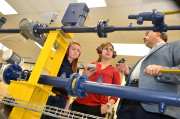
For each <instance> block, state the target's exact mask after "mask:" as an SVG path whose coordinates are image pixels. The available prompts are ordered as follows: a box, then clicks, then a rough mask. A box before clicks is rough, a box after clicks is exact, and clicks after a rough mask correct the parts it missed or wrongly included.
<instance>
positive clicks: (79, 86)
mask: <svg viewBox="0 0 180 119" xmlns="http://www.w3.org/2000/svg"><path fill="white" fill-rule="evenodd" d="M86 81H89V79H88V77H87V76H86V75H85V74H83V75H79V76H78V77H77V79H76V82H75V86H74V91H75V95H76V96H78V97H79V98H84V97H86V96H87V93H86V92H85V88H86V85H83V84H84V83H85V82H86Z"/></svg>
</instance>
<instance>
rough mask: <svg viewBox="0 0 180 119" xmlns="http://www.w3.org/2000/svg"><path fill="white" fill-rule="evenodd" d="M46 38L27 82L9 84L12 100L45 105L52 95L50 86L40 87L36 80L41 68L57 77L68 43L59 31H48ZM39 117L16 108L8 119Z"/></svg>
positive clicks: (36, 114)
mask: <svg viewBox="0 0 180 119" xmlns="http://www.w3.org/2000/svg"><path fill="white" fill-rule="evenodd" d="M46 36H47V39H46V42H45V44H44V46H43V49H42V50H41V53H40V55H39V57H38V59H37V62H36V64H35V66H34V68H33V71H32V73H31V76H30V77H29V80H28V82H25V81H12V82H11V83H10V85H9V87H8V91H9V93H10V94H11V95H12V96H13V98H18V99H23V100H26V101H30V102H35V103H40V104H46V102H47V99H48V97H49V94H51V95H54V93H52V92H51V89H52V86H46V85H40V84H38V80H39V77H40V75H41V72H42V70H43V68H44V69H46V70H47V71H48V72H49V74H48V75H49V76H57V73H58V71H59V68H60V66H61V63H62V61H63V58H64V55H65V53H66V50H67V48H68V45H69V43H68V42H67V41H66V39H65V38H64V37H63V36H62V35H61V33H59V31H50V33H48V34H46ZM66 36H67V37H68V38H72V37H73V34H67V33H66ZM53 46H56V51H53V50H51V48H52V47H53ZM42 108H43V107H42ZM40 117H41V113H37V112H34V111H30V110H26V109H22V108H19V107H18V108H17V107H16V108H13V110H12V112H11V114H10V116H9V119H40Z"/></svg>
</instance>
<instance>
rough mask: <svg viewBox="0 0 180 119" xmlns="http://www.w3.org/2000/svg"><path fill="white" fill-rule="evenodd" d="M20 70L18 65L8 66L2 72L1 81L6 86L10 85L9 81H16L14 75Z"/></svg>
mask: <svg viewBox="0 0 180 119" xmlns="http://www.w3.org/2000/svg"><path fill="white" fill-rule="evenodd" d="M20 70H22V68H21V67H20V66H18V65H8V66H7V67H6V69H4V72H3V81H4V82H5V83H6V84H10V83H11V80H17V78H18V77H17V75H16V73H17V72H19V71H20Z"/></svg>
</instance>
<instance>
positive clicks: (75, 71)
mask: <svg viewBox="0 0 180 119" xmlns="http://www.w3.org/2000/svg"><path fill="white" fill-rule="evenodd" d="M72 44H77V45H79V46H80V47H81V45H80V44H79V43H78V42H75V41H72V42H70V43H69V46H68V50H69V48H70V47H71V45H72ZM68 52H69V51H68ZM68 56H69V53H68V55H66V57H67V58H68ZM77 64H78V58H76V59H74V60H73V65H72V70H73V72H74V73H77Z"/></svg>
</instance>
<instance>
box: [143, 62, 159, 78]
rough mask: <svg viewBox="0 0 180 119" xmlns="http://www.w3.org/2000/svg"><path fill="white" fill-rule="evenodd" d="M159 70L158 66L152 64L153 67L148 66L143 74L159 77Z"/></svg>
mask: <svg viewBox="0 0 180 119" xmlns="http://www.w3.org/2000/svg"><path fill="white" fill-rule="evenodd" d="M161 69H162V67H161V66H160V65H154V64H153V65H149V66H148V67H146V69H145V70H144V72H145V73H147V74H149V75H151V76H161V75H162V73H161V72H159V71H160V70H161Z"/></svg>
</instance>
